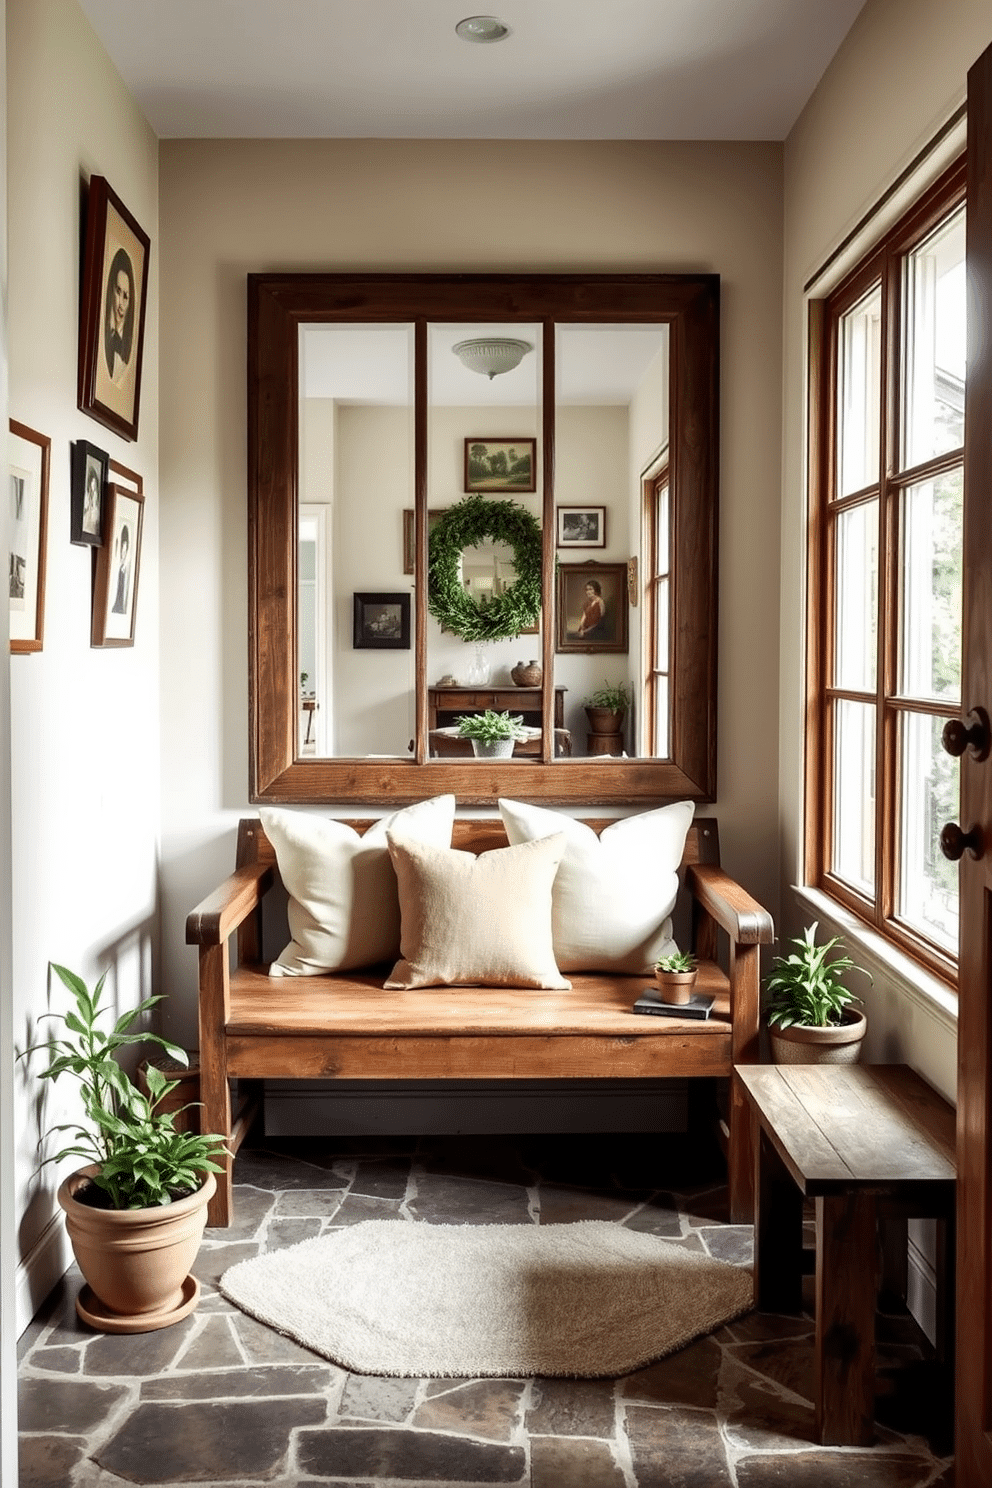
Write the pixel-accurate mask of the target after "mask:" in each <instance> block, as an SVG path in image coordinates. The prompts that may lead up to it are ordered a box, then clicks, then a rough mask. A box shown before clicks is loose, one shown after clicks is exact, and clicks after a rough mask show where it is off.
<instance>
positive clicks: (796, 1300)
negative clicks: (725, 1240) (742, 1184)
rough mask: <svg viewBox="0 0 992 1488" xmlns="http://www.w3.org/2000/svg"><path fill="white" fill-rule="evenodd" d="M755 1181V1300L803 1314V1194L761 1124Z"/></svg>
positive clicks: (764, 1305)
mask: <svg viewBox="0 0 992 1488" xmlns="http://www.w3.org/2000/svg"><path fill="white" fill-rule="evenodd" d="M757 1168H758V1172H757V1182H756V1183H755V1190H756V1193H755V1214H754V1273H755V1303H756V1305H757V1306H758V1307H759V1308H760V1310H761V1311H762V1312H802V1308H803V1274H802V1261H803V1196H802V1194H801V1193H800V1191H799V1189H798V1188H797V1186H796V1184H795V1182H794V1181H793V1179H792V1176H791V1174H790V1173H789V1171H788V1169H787V1168H786V1166H785V1164H784V1163H783V1161H782V1159H781V1158H780V1157H779V1155H778V1153H777V1152H776V1151H775V1148H774V1146H773V1145H772V1143H771V1141H770V1139H769V1137H768V1134H767V1132H766V1131H765V1130H764V1128H763V1127H762V1129H761V1137H760V1140H759V1143H758V1159H757Z"/></svg>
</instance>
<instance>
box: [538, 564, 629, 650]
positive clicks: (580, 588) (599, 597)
mask: <svg viewBox="0 0 992 1488" xmlns="http://www.w3.org/2000/svg"><path fill="white" fill-rule="evenodd" d="M628 605H629V600H628V598H627V565H626V563H593V562H589V563H562V564H560V565H559V568H558V615H557V635H556V639H555V650H556V651H586V652H592V651H626V649H627V608H628Z"/></svg>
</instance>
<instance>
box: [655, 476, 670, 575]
mask: <svg viewBox="0 0 992 1488" xmlns="http://www.w3.org/2000/svg"><path fill="white" fill-rule="evenodd" d="M655 544H656V553H655V569H654V571H655V573H657V574H665V573H667V572H668V482H667V481H665V484H664V485H663V486H660V487H659V488H658V491H657V498H656V505H655Z"/></svg>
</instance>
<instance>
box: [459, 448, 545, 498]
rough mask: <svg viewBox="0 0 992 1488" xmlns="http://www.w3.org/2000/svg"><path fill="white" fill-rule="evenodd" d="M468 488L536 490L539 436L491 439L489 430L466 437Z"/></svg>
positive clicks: (507, 490)
mask: <svg viewBox="0 0 992 1488" xmlns="http://www.w3.org/2000/svg"><path fill="white" fill-rule="evenodd" d="M465 490H466V492H472V491H483V492H484V491H502V492H506V493H507V494H510V493H512V492H523V493H526V492H528V491H536V490H537V440H536V439H529V438H523V439H490V438H489V436H488V435H485V434H483V435H479V436H477V437H476V438H474V439H466V441H465Z"/></svg>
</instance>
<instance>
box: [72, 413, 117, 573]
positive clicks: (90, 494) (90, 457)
mask: <svg viewBox="0 0 992 1488" xmlns="http://www.w3.org/2000/svg"><path fill="white" fill-rule="evenodd" d="M109 464H110V456H109V455H108V454H107V452H106V451H105V450H102V449H97V447H96V445H95V444H89V443H88V442H87V441H86V440H85V439H77V440H76V443H75V444H74V445H73V446H72V493H71V499H70V503H69V539H70V541H71V542H74V543H79V544H80V545H81V546H83V547H88V548H98V547H100V545H101V544H102V542H103V505H104V500H105V496H106V490H107V470H108V466H109Z"/></svg>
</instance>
